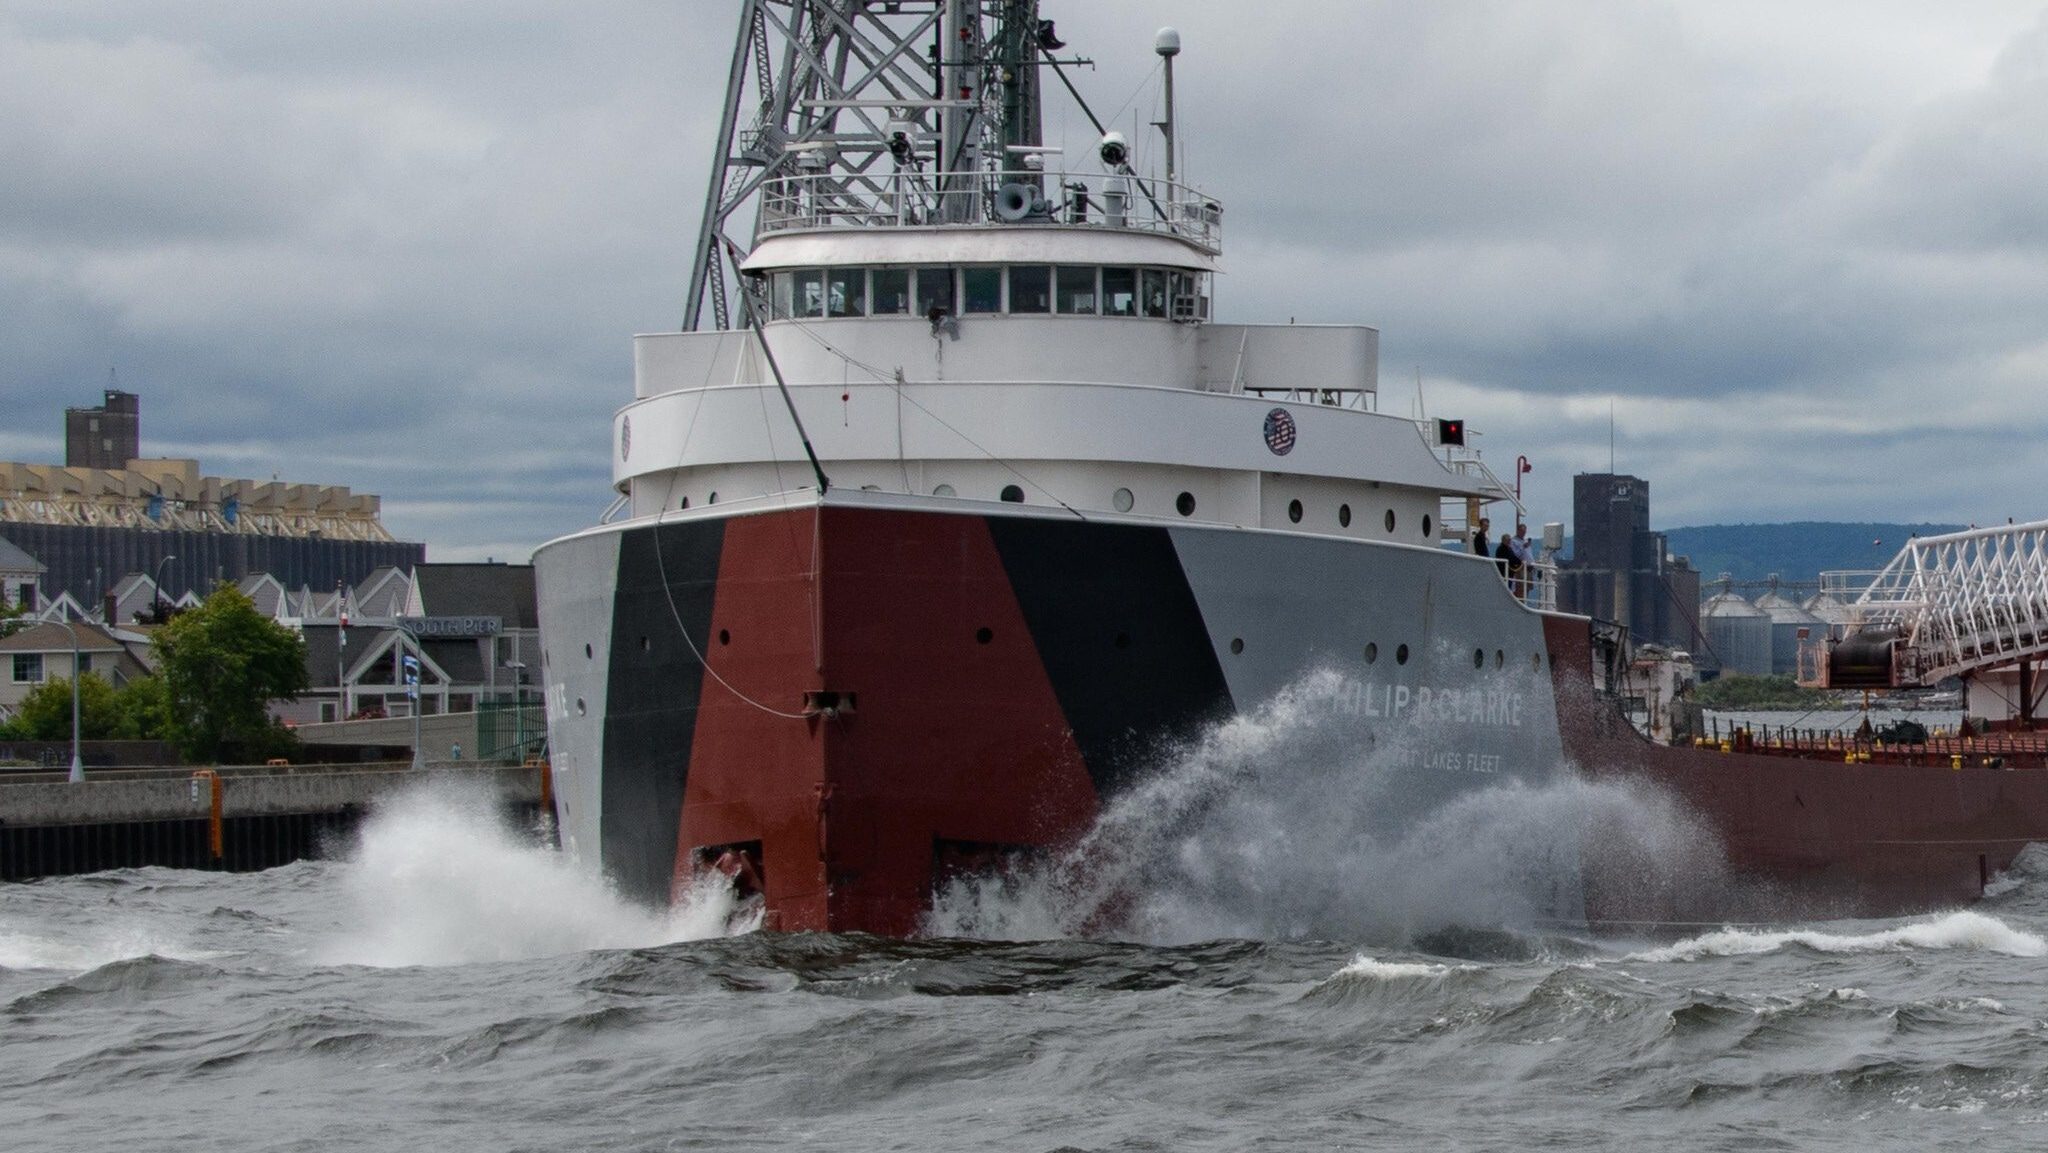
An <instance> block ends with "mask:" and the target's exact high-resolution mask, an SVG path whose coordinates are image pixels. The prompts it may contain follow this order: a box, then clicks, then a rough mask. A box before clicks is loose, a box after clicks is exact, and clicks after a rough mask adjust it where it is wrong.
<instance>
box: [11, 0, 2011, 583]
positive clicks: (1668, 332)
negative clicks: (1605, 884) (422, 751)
mask: <svg viewBox="0 0 2048 1153" xmlns="http://www.w3.org/2000/svg"><path fill="white" fill-rule="evenodd" d="M1044 6H1045V9H1046V14H1048V15H1051V16H1054V17H1055V18H1057V19H1058V20H1059V24H1060V29H1061V34H1062V36H1063V37H1064V38H1065V39H1067V40H1068V41H1069V43H1070V44H1072V45H1073V48H1074V50H1076V51H1079V52H1082V53H1084V54H1085V55H1087V56H1089V57H1092V58H1093V59H1095V60H1096V61H1097V62H1098V63H1097V65H1096V67H1095V68H1093V69H1092V70H1091V69H1083V70H1081V71H1080V72H1079V74H1078V76H1077V81H1078V82H1079V83H1081V84H1082V85H1083V87H1084V89H1085V90H1086V91H1087V92H1088V94H1089V96H1090V99H1091V101H1093V102H1094V103H1095V104H1096V105H1097V107H1098V110H1099V111H1102V112H1104V113H1105V114H1107V115H1108V116H1109V118H1110V119H1111V120H1113V121H1114V122H1115V123H1116V124H1117V125H1118V126H1120V127H1124V128H1125V129H1126V131H1127V132H1128V131H1131V126H1132V125H1133V123H1134V122H1135V124H1136V125H1137V127H1138V129H1139V131H1137V132H1136V133H1135V134H1134V139H1137V140H1139V141H1140V148H1141V153H1142V154H1143V155H1141V159H1143V158H1145V157H1146V156H1149V157H1150V158H1151V159H1152V160H1153V161H1154V162H1156V159H1157V148H1156V145H1154V144H1153V142H1152V141H1153V140H1154V139H1155V138H1156V137H1155V134H1152V133H1151V130H1150V129H1149V128H1146V127H1144V126H1145V124H1146V123H1147V122H1149V121H1150V120H1151V119H1152V118H1153V117H1154V116H1155V115H1156V111H1157V103H1156V102H1157V97H1156V91H1155V89H1156V84H1141V82H1140V81H1141V78H1143V77H1144V76H1145V74H1146V73H1147V71H1148V70H1152V69H1153V68H1154V67H1155V61H1154V59H1153V57H1152V55H1151V53H1150V42H1151V32H1152V30H1153V29H1154V28H1155V27H1157V26H1158V25H1160V24H1164V23H1174V24H1176V25H1178V26H1179V27H1180V28H1181V29H1182V32H1183V35H1184V39H1185V42H1186V51H1185V53H1184V54H1183V56H1182V57H1181V59H1180V61H1179V63H1178V69H1179V72H1178V79H1179V81H1180V90H1181V93H1182V98H1183V105H1182V108H1181V113H1182V118H1183V124H1184V127H1185V139H1186V142H1187V147H1186V152H1185V156H1186V168H1187V171H1188V172H1189V173H1190V174H1191V175H1192V176H1193V177H1194V178H1195V179H1196V180H1197V181H1198V182H1200V183H1201V184H1203V185H1204V186H1205V187H1206V188H1207V189H1208V190H1210V191H1211V192H1212V193H1213V194H1215V195H1216V196H1218V197H1219V198H1220V199H1221V200H1222V201H1223V202H1224V204H1225V205H1226V209H1227V216H1226V221H1227V224H1226V233H1225V238H1226V245H1227V251H1226V262H1227V266H1228V269H1229V273H1230V274H1229V276H1228V277H1227V278H1226V279H1225V281H1224V283H1223V285H1222V287H1221V289H1220V293H1219V307H1220V310H1221V312H1222V313H1223V314H1224V315H1225V317H1226V318H1229V319H1245V320H1284V319H1286V318H1288V317H1296V318H1298V319H1300V320H1303V321H1312V320H1313V321H1355V322H1364V323H1370V324H1374V325H1376V326H1378V327H1380V328H1381V330H1382V333H1383V345H1382V350H1383V364H1382V385H1383V398H1384V399H1383V404H1382V407H1383V408H1384V409H1386V410H1388V411H1397V412H1406V411H1408V410H1409V407H1410V405H1411V403H1412V400H1411V398H1412V396H1413V395H1414V393H1415V378H1416V376H1417V375H1418V373H1419V375H1420V377H1421V379H1422V385H1423V392H1424V394H1425V395H1426V397H1427V398H1428V404H1429V406H1430V408H1431V410H1432V411H1435V412H1443V413H1447V414H1448V413H1451V412H1453V411H1454V410H1455V412H1456V414H1457V415H1462V416H1465V417H1466V418H1468V419H1469V420H1470V421H1471V422H1472V424H1473V426H1474V427H1476V428H1478V429H1481V430H1484V432H1485V433H1486V436H1485V437H1484V439H1483V440H1482V443H1483V444H1484V446H1485V447H1486V450H1487V452H1488V454H1489V456H1494V455H1502V456H1504V457H1505V458H1507V459H1512V457H1513V456H1514V455H1515V454H1516V453H1527V454H1528V455H1530V456H1531V457H1532V458H1534V459H1535V460H1536V461H1537V462H1538V466H1539V467H1538V471H1537V472H1536V473H1535V474H1532V476H1531V477H1530V489H1529V491H1530V492H1532V493H1533V494H1534V498H1533V499H1534V501H1535V503H1536V505H1537V507H1536V508H1535V509H1534V510H1533V511H1534V515H1535V518H1536V519H1538V520H1547V519H1564V512H1565V510H1566V508H1567V507H1568V493H1569V482H1570V476H1571V473H1572V472H1574V471H1578V470H1583V469H1589V468H1600V469H1604V468H1605V467H1606V465H1607V443H1608V441H1607V414H1608V412H1609V406H1610V398H1611V399H1612V406H1613V411H1614V413H1615V415H1616V418H1617V423H1618V425H1619V426H1620V442H1621V446H1620V452H1619V455H1618V459H1617V463H1618V464H1619V465H1620V466H1621V467H1622V468H1624V469H1625V470H1633V471H1636V472H1639V473H1641V474H1643V475H1646V476H1648V477H1650V478H1651V479H1652V482H1653V483H1654V484H1656V485H1657V486H1658V487H1657V488H1656V490H1655V491H1656V492H1657V495H1658V503H1657V509H1656V511H1657V515H1658V519H1659V521H1660V522H1662V523H1666V524H1683V523H1701V522H1705V521H1715V520H1743V519H1779V518H1786V519H1790V518H1795V517H1798V518H1805V517H1815V518H1828V517H1839V518H1844V519H1848V518H1872V519H1878V518H1884V519H1890V518H1894V517H1896V518H1899V519H1907V518H1919V519H1939V520H1954V521H1972V520H1974V521H1984V520H1987V519H1990V518H1992V517H1994V516H2001V515H2021V516H2023V517H2032V516H2041V515H2048V507H2042V508H2029V507H2019V508H2013V507H2008V506H2010V505H2013V504H2015V503H2016V502H2019V501H2024V500H2028V499H2032V498H2031V497H2030V495H2029V494H2031V492H2032V491H2034V489H2035V488H2036V487H2037V485H2035V484H2034V483H2032V478H2034V477H2038V476H2039V475H2040V473H2041V472H2042V469H2043V465H2044V464H2048V461H2043V460H2041V459H2038V458H2037V456H2036V454H2037V452H2038V451H2039V450H2038V449H2037V448H2036V447H2035V446H2036V444H2039V443H2043V442H2044V438H2043V437H2041V436H2040V435H2039V434H2040V432H2041V431H2042V430H2043V427H2044V425H2048V400H2044V399H2043V397H2044V396H2048V389H2044V388H2043V385H2044V384H2048V331H2044V327H2048V320H2044V311H2043V310H2042V308H2041V307H2040V302H2041V301H2042V300H2048V260H2044V255H2048V200H2044V199H2043V198H2042V197H2041V196H2040V194H2039V190H2040V189H2041V188H2042V187H2044V186H2048V24H2044V21H2043V10H2042V6H2041V5H2040V4H2038V3H1989V2H1987V3H1982V4H1977V5H1971V6H1969V7H1968V10H1967V11H1959V12H1956V13H1953V14H1948V15H1946V16H1945V15H1944V14H1942V13H1941V12H1939V11H1938V10H1934V9H1931V8H1930V7H1929V6H1924V5H1904V4H1869V5H1849V4H1836V3H1816V4H1812V5H1801V6H1797V9H1798V11H1797V12H1796V13H1793V12H1788V11H1786V10H1785V9H1786V6H1782V5H1779V6H1772V5H1757V4H1745V3H1733V4H1720V5H1708V4H1706V3H1705V2H1704V0H1701V2H1699V3H1644V2H1621V0H1611V2H1591V0H1586V2H1574V3H1546V4H1534V3H1477V2H1472V3H1442V4H1436V3H1432V4H1427V5H1419V4H1396V3H1390V2H1381V3H1368V4H1356V5H1353V4H1344V5H1331V4H1307V3H1296V2H1286V0H1281V2H1275V3H1266V4H1260V5H1257V6H1250V5H1244V4H1226V3H1205V4H1185V3H1181V4H1167V3H1163V2H1161V3H1154V2H1133V3H1120V4H1116V5H1099V4H1087V5H1083V4H1071V5H1061V4H1059V3H1058V2H1057V0H1045V4H1044ZM736 7H737V6H736V5H727V4H723V3H714V2H711V0H693V2H691V3H686V4H682V5H663V4H656V3H651V2H650V3H620V4H610V3H593V4H587V5H577V6H573V7H570V6H561V5H552V4H541V3H537V2H535V3H514V4H501V3H494V4H484V3H470V2H461V3H449V4H436V5H433V6H430V7H427V8H424V9H423V8H422V7H421V6H418V5H404V4H397V3H368V2H359V3H348V2H343V3H337V4H331V5H323V6H321V7H320V8H319V9H318V10H317V11H314V12H311V13H298V14H294V15H293V16H291V17H289V18H285V17H281V16H279V15H278V14H276V13H274V12H270V11H265V10H256V9H251V8H249V7H248V6H246V5H239V4H228V3H211V4H208V3H193V4H179V5H162V4H156V3H143V2H141V0H133V2H129V3H82V2H76V0H72V2H66V3H56V2H33V0H32V2H17V3H14V4H10V5H9V6H8V7H7V8H5V9H0V157H4V158H5V162H4V163H0V316H4V317H5V321H4V324H0V415H4V421H0V456H5V457H8V458H12V459H52V458H55V457H56V456H57V455H58V454H59V452H60V450H61V446H60V443H59V438H58V429H59V427H60V425H59V420H60V416H59V412H58V410H59V409H61V408H62V407H63V406H65V405H67V404H80V403H89V402H91V401H92V400H93V399H94V398H95V397H96V396H97V393H98V390H99V389H100V388H102V387H104V386H105V383H106V381H107V379H108V370H109V368H110V367H112V368H114V369H115V370H116V371H117V372H118V374H119V380H120V383H121V385H122V386H123V387H127V388H131V389H133V390H135V391H138V392H141V393H142V394H143V396H144V414H145V415H144V431H145V451H147V452H151V453H153V454H161V455H198V456H201V457H202V459H203V460H204V461H205V462H206V464H207V466H208V467H209V469H210V470H211V471H215V472H223V473H242V474H255V475H268V474H270V473H272V472H280V473H283V474H285V475H288V476H291V477H294V478H303V479H309V480H321V481H329V482H334V483H345V484H350V485H353V486H355V487H356V488H358V489H362V490H367V491H374V492H379V493H382V494H383V495H384V496H385V498H386V510H387V511H386V519H387V522H388V523H389V524H390V525H391V527H392V528H393V529H394V531H396V532H398V533H400V534H401V535H405V536H408V537H414V538H423V539H426V540H428V541H429V542H430V543H431V544H432V545H433V552H432V555H433V556H435V557H436V558H439V559H458V558H463V557H471V556H479V557H480V556H483V555H487V554H488V555H496V556H499V557H523V556H524V555H525V553H526V552H527V551H529V550H530V549H531V548H532V547H533V546H535V545H537V544H538V543H540V542H541V541H543V540H545V539H547V538H548V537H549V536H552V535H556V534H558V533H561V532H566V531H571V530H573V529H575V528H577V527H580V526H581V525H583V524H585V523H587V522H588V521H589V520H590V519H591V518H593V517H594V516H595V515H596V513H597V512H598V511H599V510H601V509H602V508H603V507H604V505H605V504H606V503H608V497H609V493H608V491H607V487H606V481H607V473H606V436H607V430H608V417H609V414H610V412H611V410H612V409H613V408H614V407H616V406H617V405H618V404H619V403H621V402H623V401H624V400H625V399H627V398H628V396H629V394H630V344H629V340H630V336H631V334H632V333H634V332H636V331H653V330H660V329H664V328H672V327H674V326H675V324H676V323H677V322H678V320H679V315H680V307H681V297H682V291H683V286H684V283H685V281H686V277H687V271H688V270H687V267H686V265H687V261H688V257H689V253H690V249H691V244H692V240H693V232H694V228H695V225H696V218H697V211H698V205H699V203H700V200H701V197H702V195H703V186H704V178H705V164H706V160H707V159H708V155H707V154H708V152H709V148H710V143H709V137H710V134H711V131H712V128H713V125H714V122H715V118H716V114H717V101H718V100H719V99H720V98H721V95H722V92H721V90H720V85H721V84H722V77H723V72H724V64H725V59H726V56H727V53H728V52H729V50H730V43H731V36H732V24H733V21H734V12H735V11H736ZM1069 9H1071V10H1069ZM1051 131H1052V134H1053V136H1054V138H1055V139H1054V142H1055V143H1064V144H1065V145H1067V146H1068V147H1069V148H1070V149H1074V150H1080V149H1083V148H1085V147H1086V146H1088V145H1089V144H1091V143H1092V139H1091V135H1092V134H1091V132H1090V131H1089V130H1088V129H1086V127H1085V125H1083V124H1081V123H1080V122H1079V120H1078V119H1077V118H1071V117H1069V118H1056V119H1055V121H1054V123H1053V125H1052V129H1051ZM1987 450H1988V451H1987ZM1959 464H1964V465H1966V466H1967V467H1958V466H1959Z"/></svg>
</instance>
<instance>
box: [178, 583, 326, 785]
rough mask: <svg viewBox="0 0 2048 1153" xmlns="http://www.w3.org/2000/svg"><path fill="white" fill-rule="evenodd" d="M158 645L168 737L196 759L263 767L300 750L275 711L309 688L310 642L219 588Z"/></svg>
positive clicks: (230, 590)
mask: <svg viewBox="0 0 2048 1153" xmlns="http://www.w3.org/2000/svg"><path fill="white" fill-rule="evenodd" d="M151 644H152V645H153V646H154V647H155V649H156V660H157V675H159V676H160V677H162V678H163V691H164V698H165V702H166V704H167V705H168V707H169V720H170V732H169V734H168V735H169V737H170V739H172V740H173V741H175V742H177V745H178V748H179V751H180V752H182V753H183V754H184V755H185V757H186V758H187V759H188V760H192V761H202V762H203V761H218V760H223V759H226V760H256V759H260V758H264V757H270V756H277V755H281V754H283V753H285V752H287V751H288V750H289V749H291V748H292V747H293V746H295V745H296V744H297V740H298V739H297V737H296V736H294V735H293V734H292V732H291V730H289V729H287V728H285V727H284V726H282V725H279V724H276V723H274V722H273V721H272V720H271V719H270V714H269V711H268V708H269V705H270V702H271V701H274V700H291V699H293V698H295V697H297V696H298V694H299V692H300V690H302V689H304V688H305V687H306V683H307V681H306V642H305V640H304V639H302V638H301V637H300V636H299V634H298V633H296V632H293V631H292V630H291V629H288V628H286V627H284V626H283V625H280V624H278V623H277V622H276V621H273V620H271V619H270V618H268V617H266V616H264V615H263V614H262V613H260V612H257V611H256V604H255V602H254V601H251V600H250V599H249V598H248V597H247V596H246V595H244V594H243V593H242V591H241V590H240V589H237V588H235V587H234V586H233V585H229V584H223V585H221V586H220V587H218V588H216V589H214V590H213V592H212V593H211V594H209V595H208V596H207V598H206V600H205V601H204V602H203V603H201V604H200V605H198V606H197V607H194V608H191V609H187V610H186V611H184V612H182V613H179V614H178V615H177V616H175V617H173V618H171V621H170V623H169V624H166V625H163V626H162V627H160V628H158V629H157V630H156V635H155V637H154V638H153V639H152V641H151Z"/></svg>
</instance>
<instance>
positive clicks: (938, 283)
mask: <svg viewBox="0 0 2048 1153" xmlns="http://www.w3.org/2000/svg"><path fill="white" fill-rule="evenodd" d="M935 308H936V309H938V310H940V311H942V312H945V313H948V314H951V313H952V312H953V311H954V309H953V270H952V269H950V268H920V269H918V270H917V314H918V315H919V316H930V315H931V314H932V310H933V309H935Z"/></svg>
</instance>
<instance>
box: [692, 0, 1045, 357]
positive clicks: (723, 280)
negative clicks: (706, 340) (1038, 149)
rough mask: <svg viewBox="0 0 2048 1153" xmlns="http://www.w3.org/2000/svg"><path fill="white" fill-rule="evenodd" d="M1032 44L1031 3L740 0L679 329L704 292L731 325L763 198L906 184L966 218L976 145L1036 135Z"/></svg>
mask: <svg viewBox="0 0 2048 1153" xmlns="http://www.w3.org/2000/svg"><path fill="white" fill-rule="evenodd" d="M989 17H993V20H990V19H989ZM991 29H993V33H992V34H991V31H990V30H991ZM1048 42H1052V43H1056V41H1052V37H1051V29H1050V28H1049V27H1048V26H1045V25H1042V24H1041V23H1040V22H1039V20H1038V0H897V2H892V3H887V4H877V3H871V2H870V0H742V3H741V5H740V20H739V35H738V37H737V39H736V41H735V43H734V45H733V54H732V64H731V67H730V69H729V70H728V72H727V74H726V90H725V111H724V114H723V115H722V116H721V117H720V119H719V127H718V138H717V141H716V142H715V144H714V146H713V152H712V158H711V176H710V186H709V188H707V189H706V192H705V196H704V215H703V220H702V223H701V224H700V226H699V228H698V232H697V253H696V260H695V263H694V264H692V266H691V269H690V287H689V290H688V294H687V295H686V296H685V298H684V300H683V323H682V327H683V328H684V329H685V330H686V331H687V330H694V329H697V328H699V327H703V326H705V325H706V323H707V317H706V316H705V305H706V304H707V303H708V304H709V305H710V316H709V317H708V323H709V326H710V327H715V328H720V329H727V328H735V327H743V326H745V325H746V323H747V321H746V318H745V317H744V316H736V315H735V304H740V307H741V308H743V307H744V305H743V303H741V302H737V301H735V300H734V296H735V294H736V293H737V291H738V288H739V285H738V279H737V278H738V275H739V265H740V263H741V262H742V261H743V260H745V259H746V256H747V253H748V252H749V251H751V250H752V248H753V245H754V240H755V238H756V237H757V236H758V235H759V230H760V224H761V216H762V213H763V212H772V211H774V210H775V208H776V204H777V199H778V198H782V200H783V202H785V203H786V202H787V201H788V200H789V199H790V198H796V197H801V198H804V199H805V200H806V201H807V202H808V203H810V204H811V205H813V206H815V205H816V204H818V203H821V202H822V203H830V202H832V201H833V200H835V199H837V198H839V197H844V198H845V199H846V200H847V202H848V203H849V204H873V203H876V202H877V201H879V200H887V199H889V198H891V197H900V196H903V195H905V192H904V190H905V189H914V190H915V191H916V193H917V195H918V196H919V198H920V200H929V201H930V202H932V203H934V204H936V206H937V218H938V219H940V220H944V221H948V222H955V223H958V222H965V221H969V220H973V219H978V214H979V213H981V212H982V211H984V210H985V207H986V206H985V205H983V204H982V203H981V198H980V197H979V196H978V195H972V194H970V192H971V190H973V189H974V188H976V187H977V186H976V185H975V183H974V174H975V172H976V171H977V170H978V169H979V168H981V167H982V166H983V163H984V157H983V155H982V154H983V151H984V149H996V150H1000V149H1001V148H1002V147H1004V146H1010V145H1023V146H1036V145H1037V144H1039V142H1040V133H1041V124H1042V114H1041V112H1040V109H1039V88H1038V75H1037V68H1036V67H1035V65H1036V63H1037V56H1038V53H1039V51H1040V50H1041V49H1042V48H1043V47H1046V46H1047V45H1048ZM995 162H996V163H997V164H999V165H1000V164H1003V163H1005V160H1004V159H1003V158H1000V157H999V158H997V159H996V161H995ZM798 177H801V179H792V178H798Z"/></svg>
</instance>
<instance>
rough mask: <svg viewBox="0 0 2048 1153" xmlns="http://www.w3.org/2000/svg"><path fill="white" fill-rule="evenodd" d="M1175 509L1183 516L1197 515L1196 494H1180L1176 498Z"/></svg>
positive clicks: (1174, 501)
mask: <svg viewBox="0 0 2048 1153" xmlns="http://www.w3.org/2000/svg"><path fill="white" fill-rule="evenodd" d="M1173 507H1174V508H1176V509H1179V510H1180V515H1182V516H1193V515H1195V494H1194V493H1191V492H1184V493H1182V494H1180V495H1179V496H1177V497H1175V498H1174V500H1173Z"/></svg>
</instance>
